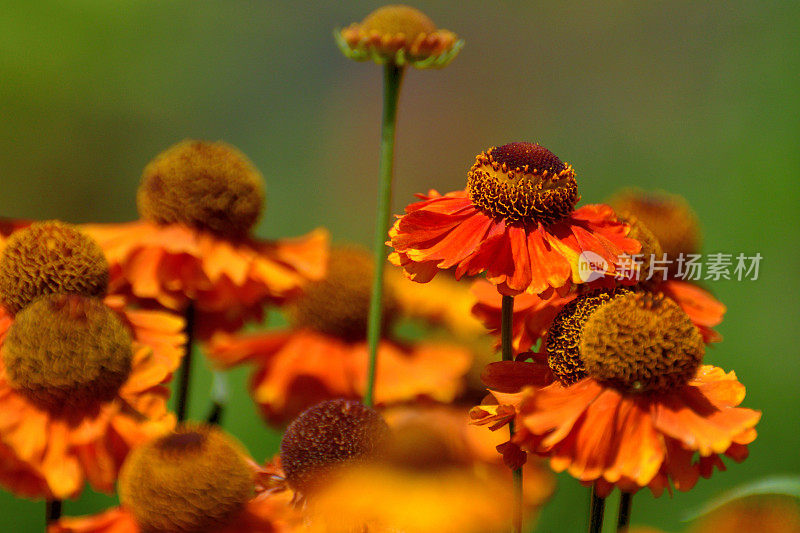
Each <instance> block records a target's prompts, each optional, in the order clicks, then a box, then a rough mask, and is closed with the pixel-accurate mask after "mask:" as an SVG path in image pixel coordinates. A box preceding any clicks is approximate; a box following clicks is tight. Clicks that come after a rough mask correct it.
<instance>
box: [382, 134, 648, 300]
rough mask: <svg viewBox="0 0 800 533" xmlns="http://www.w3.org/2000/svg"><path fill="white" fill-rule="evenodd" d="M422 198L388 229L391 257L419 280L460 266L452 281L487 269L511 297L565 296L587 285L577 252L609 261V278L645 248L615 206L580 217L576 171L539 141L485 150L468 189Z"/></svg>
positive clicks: (592, 208)
mask: <svg viewBox="0 0 800 533" xmlns="http://www.w3.org/2000/svg"><path fill="white" fill-rule="evenodd" d="M419 198H421V199H422V201H421V202H417V203H415V204H411V205H409V206H408V207H406V214H405V215H402V216H400V217H399V218H398V220H397V222H395V224H394V227H392V229H391V231H390V232H389V237H390V244H391V245H392V246H393V247H394V249H395V251H394V253H392V254H391V255H390V256H389V258H390V261H392V263H394V264H395V265H399V266H402V267H403V268H405V270H406V272H407V274H408V275H409V277H410V278H411V279H413V280H415V281H418V282H421V283H425V282H427V281H430V280H431V279H432V278H433V277H434V276H435V275H436V273H437V271H438V270H440V269H441V270H447V269H450V268H455V277H456V279H461V277H462V276H464V275H468V276H475V275H477V274H480V273H482V272H486V277H487V279H488V280H489V281H490V282H491V283H492V284H494V285H496V286H497V288H498V290H499V291H500V292H501V293H502V294H505V295H509V296H515V295H517V294H520V293H522V292H529V293H532V294H540V293H544V292H546V291H548V290H550V289H559V291H560V292H562V293H563V292H566V291H567V290H568V289H569V287H570V285H571V283H582V281H583V280H582V279H581V276H580V269H579V263H580V261H579V259H580V257H581V254H586V255H585V256H584V257H589V258H590V259H597V260H598V261H599V260H602V261H604V262H605V263H606V264H607V265H608V267H609V268H608V272H607V274H608V275H609V276H613V275H614V274H615V272H616V270H615V266H614V265H615V264H616V263H617V260H618V258H619V256H620V255H621V254H623V253H636V252H638V251H639V244H638V243H637V242H636V241H635V240H632V239H628V238H626V235H627V233H628V226H626V225H625V224H622V223H620V222H619V221H618V220H617V218H616V216H615V215H614V212H613V211H612V210H611V208H610V207H608V206H605V205H588V206H584V207H582V208H580V209H578V210H574V207H575V204H576V203H577V201H578V199H579V196H578V185H577V182H576V181H575V172H574V170H573V169H572V167H571V166H570V165H568V164H565V163H563V162H561V160H560V159H558V157H556V156H555V155H554V154H553V153H552V152H550V151H549V150H547V149H545V148H543V147H541V146H539V145H538V144H531V143H511V144H507V145H505V146H501V147H499V148H491V149H489V150H488V151H486V152H482V153H480V154H478V157H477V160H476V162H475V164H474V165H473V166H472V168H471V169H470V171H469V174H468V180H467V189H466V190H464V191H456V192H452V193H449V194H446V195H444V196H442V195H440V194H439V193H438V192H436V191H431V192H430V193H429V194H428V196H424V195H419ZM591 254H596V256H595V255H591Z"/></svg>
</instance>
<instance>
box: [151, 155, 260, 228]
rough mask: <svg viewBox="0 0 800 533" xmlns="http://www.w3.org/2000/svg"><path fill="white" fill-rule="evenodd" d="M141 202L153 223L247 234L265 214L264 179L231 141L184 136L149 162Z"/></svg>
mask: <svg viewBox="0 0 800 533" xmlns="http://www.w3.org/2000/svg"><path fill="white" fill-rule="evenodd" d="M137 202H138V206H139V213H140V214H141V215H142V217H144V218H145V219H148V220H151V221H153V222H156V223H159V224H172V223H178V224H185V225H187V226H191V227H196V228H200V229H205V230H209V231H211V232H214V233H217V234H219V235H221V236H223V237H227V238H243V237H245V236H247V234H248V233H249V231H250V230H251V229H252V227H253V226H254V225H255V223H256V222H257V221H258V218H259V216H260V215H261V210H262V207H263V204H264V178H263V177H262V176H261V173H259V171H258V170H257V169H256V168H255V167H254V166H253V164H252V163H251V162H250V161H249V160H248V159H247V158H246V157H245V156H244V154H242V153H241V152H240V151H239V150H237V149H236V148H234V147H232V146H230V145H228V144H225V143H222V142H217V143H211V142H204V141H183V142H180V143H178V144H176V145H174V146H172V147H171V148H169V149H167V150H166V151H164V152H162V153H161V154H159V155H158V156H157V157H156V158H155V159H154V160H153V161H151V162H150V164H148V165H147V167H146V168H145V169H144V174H143V175H142V182H141V185H140V186H139V192H138V194H137Z"/></svg>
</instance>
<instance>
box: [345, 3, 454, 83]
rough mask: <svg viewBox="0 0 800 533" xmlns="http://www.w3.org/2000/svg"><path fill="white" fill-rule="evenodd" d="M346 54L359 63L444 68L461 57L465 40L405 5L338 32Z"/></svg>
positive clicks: (378, 11)
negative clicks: (438, 26) (439, 27)
mask: <svg viewBox="0 0 800 533" xmlns="http://www.w3.org/2000/svg"><path fill="white" fill-rule="evenodd" d="M334 37H335V38H336V44H337V45H339V49H340V50H341V51H342V53H343V54H344V55H345V56H346V57H348V58H350V59H354V60H356V61H374V62H375V63H378V64H381V65H382V64H384V63H394V64H395V65H397V66H400V67H402V66H405V65H411V66H412V67H414V68H419V69H425V68H442V67H444V66H445V65H447V64H448V63H450V61H452V60H453V58H455V57H456V55H458V52H459V51H460V50H461V47H462V46H463V45H464V41H462V40H460V39H459V38H458V37H457V36H456V35H455V34H454V33H453V32H450V31H447V30H441V29H438V28H437V27H436V25H435V24H434V23H433V21H432V20H431V19H430V18H428V16H427V15H425V14H424V13H422V12H421V11H419V10H417V9H414V8H413V7H409V6H404V5H388V6H384V7H381V8H378V9H376V10H375V11H373V12H372V13H370V14H369V15H367V17H366V18H365V19H364V20H363V21H361V23H353V24H351V25H350V26H348V27H346V28H344V29H343V30H336V31H335V32H334Z"/></svg>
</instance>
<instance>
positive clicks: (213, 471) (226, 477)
mask: <svg viewBox="0 0 800 533" xmlns="http://www.w3.org/2000/svg"><path fill="white" fill-rule="evenodd" d="M254 486H255V480H254V474H253V470H252V468H251V467H250V466H249V465H248V463H247V460H246V458H245V454H244V452H243V451H242V450H241V449H240V446H239V445H238V444H237V443H236V442H234V441H233V440H232V439H231V438H230V437H228V436H227V435H226V434H225V433H223V432H222V431H221V430H220V429H216V428H214V427H212V426H183V427H179V428H178V429H176V430H175V432H174V433H172V434H169V435H166V436H164V437H161V438H158V439H156V440H153V441H150V442H148V443H146V444H143V445H141V446H139V447H138V448H135V449H134V450H133V451H132V452H131V454H130V455H129V456H128V458H127V460H126V461H125V464H124V465H123V467H122V471H121V472H120V478H119V491H120V500H121V501H122V503H123V505H124V506H125V507H126V508H127V509H129V510H130V511H131V513H132V514H133V516H134V517H135V519H136V522H137V524H139V526H140V527H141V528H142V530H143V531H147V532H151V531H152V532H155V531H165V532H189V531H208V530H209V529H212V528H214V527H219V526H223V525H225V524H226V523H227V522H229V521H230V520H231V519H232V518H233V517H235V516H236V515H237V514H238V513H239V512H241V511H242V509H243V508H244V506H245V504H246V503H247V502H248V501H249V500H250V498H251V497H252V495H253V492H254Z"/></svg>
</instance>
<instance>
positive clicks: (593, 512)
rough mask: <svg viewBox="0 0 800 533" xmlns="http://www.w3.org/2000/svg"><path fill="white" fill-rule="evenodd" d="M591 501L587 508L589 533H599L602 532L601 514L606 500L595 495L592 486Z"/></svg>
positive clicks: (595, 492)
mask: <svg viewBox="0 0 800 533" xmlns="http://www.w3.org/2000/svg"><path fill="white" fill-rule="evenodd" d="M591 500H592V501H591V504H590V506H589V533H601V532H602V531H603V512H604V511H605V508H606V499H605V498H602V497H600V496H598V495H597V491H596V490H595V487H594V485H592V496H591Z"/></svg>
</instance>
